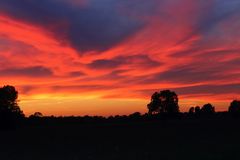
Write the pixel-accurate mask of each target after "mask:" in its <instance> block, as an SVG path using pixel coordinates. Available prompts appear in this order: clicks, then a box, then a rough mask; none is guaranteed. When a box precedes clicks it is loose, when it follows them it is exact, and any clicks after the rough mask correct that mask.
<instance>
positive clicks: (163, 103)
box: [147, 90, 179, 114]
mask: <svg viewBox="0 0 240 160" xmlns="http://www.w3.org/2000/svg"><path fill="white" fill-rule="evenodd" d="M147 106H148V110H149V112H148V113H149V114H152V113H169V114H172V113H178V112H179V106H178V96H177V94H176V93H175V92H172V91H170V90H163V91H160V92H159V93H158V92H155V93H154V94H153V95H152V97H151V102H150V103H149V104H148V105H147Z"/></svg>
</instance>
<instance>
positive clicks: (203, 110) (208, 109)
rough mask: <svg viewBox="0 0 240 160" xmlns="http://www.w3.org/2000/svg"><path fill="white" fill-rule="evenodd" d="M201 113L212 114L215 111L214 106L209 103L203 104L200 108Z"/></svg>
mask: <svg viewBox="0 0 240 160" xmlns="http://www.w3.org/2000/svg"><path fill="white" fill-rule="evenodd" d="M201 113H203V114H214V113H215V107H214V106H213V105H212V104H210V103H208V104H205V105H203V107H202V108H201Z"/></svg>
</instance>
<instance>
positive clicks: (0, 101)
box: [0, 85, 24, 127]
mask: <svg viewBox="0 0 240 160" xmlns="http://www.w3.org/2000/svg"><path fill="white" fill-rule="evenodd" d="M17 98H18V92H17V90H16V89H15V87H13V86H9V85H7V86H3V87H2V88H0V126H5V127H7V126H8V125H12V124H15V122H17V121H18V120H20V119H21V118H23V117H24V114H23V112H22V111H21V109H20V108H19V106H18V103H17Z"/></svg>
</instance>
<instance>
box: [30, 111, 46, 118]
mask: <svg viewBox="0 0 240 160" xmlns="http://www.w3.org/2000/svg"><path fill="white" fill-rule="evenodd" d="M41 117H43V114H42V113H41V112H35V113H34V114H32V115H31V116H29V118H41Z"/></svg>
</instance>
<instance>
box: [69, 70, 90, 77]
mask: <svg viewBox="0 0 240 160" xmlns="http://www.w3.org/2000/svg"><path fill="white" fill-rule="evenodd" d="M68 75H69V76H70V77H80V76H85V75H86V74H85V73H83V72H81V71H74V72H70V73H69V74H68Z"/></svg>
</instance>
